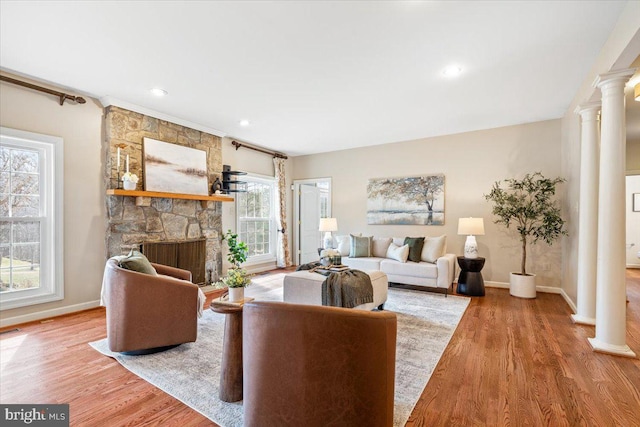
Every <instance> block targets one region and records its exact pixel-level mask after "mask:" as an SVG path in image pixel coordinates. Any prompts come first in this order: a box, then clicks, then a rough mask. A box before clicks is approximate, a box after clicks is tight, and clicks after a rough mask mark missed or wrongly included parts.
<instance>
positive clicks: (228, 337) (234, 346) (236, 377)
mask: <svg viewBox="0 0 640 427" xmlns="http://www.w3.org/2000/svg"><path fill="white" fill-rule="evenodd" d="M242 305H243V304H232V303H229V302H224V303H222V302H217V301H215V300H214V301H212V302H211V310H212V311H215V312H216V313H222V314H225V315H226V316H227V317H226V319H225V322H224V342H223V344H222V365H221V366H220V369H221V372H220V394H219V397H220V400H222V401H223V402H237V401H239V400H242Z"/></svg>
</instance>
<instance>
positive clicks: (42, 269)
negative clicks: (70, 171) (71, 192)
mask: <svg viewBox="0 0 640 427" xmlns="http://www.w3.org/2000/svg"><path fill="white" fill-rule="evenodd" d="M62 166H63V163H62V139H61V138H58V137H53V136H48V135H40V134H35V133H31V132H23V131H18V130H14V129H8V128H1V129H0V309H10V308H15V307H22V306H26V305H32V304H40V303H44V302H48V301H55V300H60V299H62V298H63V296H64V286H63V275H62V259H63V258H62V176H63V175H62Z"/></svg>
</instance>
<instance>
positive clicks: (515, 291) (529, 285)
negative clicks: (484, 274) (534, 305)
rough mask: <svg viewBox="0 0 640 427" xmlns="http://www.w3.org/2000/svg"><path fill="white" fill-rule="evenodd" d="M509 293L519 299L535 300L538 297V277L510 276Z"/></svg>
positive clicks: (513, 274) (529, 275)
mask: <svg viewBox="0 0 640 427" xmlns="http://www.w3.org/2000/svg"><path fill="white" fill-rule="evenodd" d="M509 281H510V287H509V293H510V294H511V295H513V296H514V297H518V298H535V297H536V275H535V274H528V275H526V276H523V275H521V274H516V273H510V274H509Z"/></svg>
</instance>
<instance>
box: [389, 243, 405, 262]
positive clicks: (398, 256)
mask: <svg viewBox="0 0 640 427" xmlns="http://www.w3.org/2000/svg"><path fill="white" fill-rule="evenodd" d="M387 258H389V259H395V260H396V261H400V262H407V258H409V245H402V246H398V245H396V244H395V243H391V244H390V245H389V249H387Z"/></svg>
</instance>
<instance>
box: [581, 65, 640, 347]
mask: <svg viewBox="0 0 640 427" xmlns="http://www.w3.org/2000/svg"><path fill="white" fill-rule="evenodd" d="M634 71H635V70H634V69H629V70H620V71H613V72H610V73H606V74H601V75H600V76H598V78H597V79H596V81H595V86H597V87H599V88H600V91H601V92H602V112H601V132H602V135H601V138H600V141H601V142H600V185H599V192H598V193H599V200H598V262H597V266H596V268H597V276H596V277H597V283H596V288H597V289H596V336H595V338H589V342H590V343H591V346H592V347H593V349H594V350H595V351H600V352H603V353H609V354H615V355H618V356H627V357H635V356H636V355H635V353H634V352H633V351H631V349H630V348H629V346H628V345H627V344H626V334H627V319H626V315H627V307H626V294H625V289H626V282H625V267H626V265H625V223H626V222H625V149H626V148H625V142H626V129H625V109H624V85H625V83H626V82H627V81H628V80H629V78H630V77H631V76H632V75H633V74H634Z"/></svg>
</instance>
